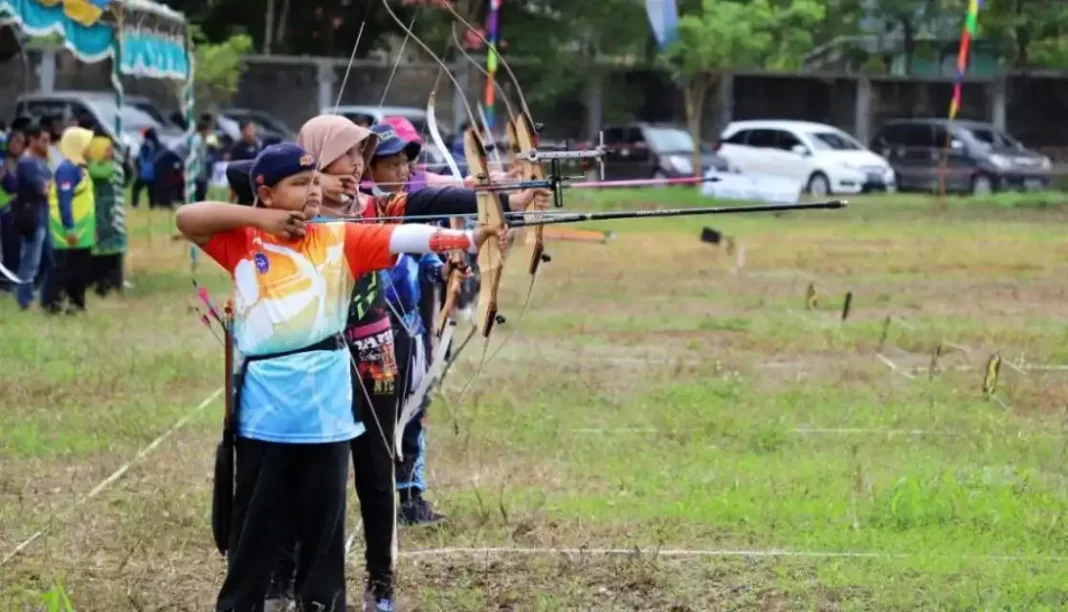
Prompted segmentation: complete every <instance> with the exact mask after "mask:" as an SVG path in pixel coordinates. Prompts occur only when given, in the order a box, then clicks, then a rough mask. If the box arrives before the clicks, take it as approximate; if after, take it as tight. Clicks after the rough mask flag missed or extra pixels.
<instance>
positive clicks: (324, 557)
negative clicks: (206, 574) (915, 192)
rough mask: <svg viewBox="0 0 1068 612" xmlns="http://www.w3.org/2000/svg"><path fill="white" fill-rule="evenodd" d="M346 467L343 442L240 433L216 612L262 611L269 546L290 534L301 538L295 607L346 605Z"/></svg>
mask: <svg viewBox="0 0 1068 612" xmlns="http://www.w3.org/2000/svg"><path fill="white" fill-rule="evenodd" d="M348 468H349V443H348V442H338V443H334V444H277V443H272V442H261V441H258V440H248V439H245V438H238V440H237V466H236V469H235V472H236V486H235V489H234V507H233V526H232V528H231V531H230V545H229V553H228V555H227V571H226V580H225V581H224V582H223V586H222V589H221V590H220V591H219V599H218V602H217V604H216V611H217V612H261V611H262V610H263V601H264V598H265V597H266V593H267V587H268V583H269V580H270V578H271V570H272V563H273V561H274V560H275V557H276V554H275V553H276V552H277V551H278V547H279V545H280V544H281V541H280V540H281V538H285V537H286V535H287V534H289V533H293V534H295V535H296V536H297V538H299V540H300V547H299V551H298V555H299V556H298V558H297V563H296V565H297V568H298V571H297V572H296V576H295V580H294V592H295V593H296V597H297V600H298V602H300V604H301V606H302V607H301V609H302V610H324V611H326V610H334V611H336V612H343V611H344V610H345V609H346V607H345V484H346V483H347V482H348ZM287 527H288V528H291V529H287Z"/></svg>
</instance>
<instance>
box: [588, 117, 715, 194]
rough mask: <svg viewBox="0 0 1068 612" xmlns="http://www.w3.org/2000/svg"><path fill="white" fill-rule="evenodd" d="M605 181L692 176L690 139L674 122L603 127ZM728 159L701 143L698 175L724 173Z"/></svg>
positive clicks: (687, 133) (691, 142)
mask: <svg viewBox="0 0 1068 612" xmlns="http://www.w3.org/2000/svg"><path fill="white" fill-rule="evenodd" d="M604 146H605V160H604V173H605V179H607V180H626V179H647V178H686V177H691V176H693V175H694V169H693V139H692V138H691V137H690V134H689V132H687V131H686V130H685V129H683V128H681V127H677V126H673V125H653V124H649V123H633V124H631V125H628V126H624V127H618V126H613V127H606V128H605V129H604ZM727 168H728V164H727V160H726V159H724V158H722V157H720V156H719V155H716V153H715V151H713V150H712V149H711V148H710V147H708V146H707V145H705V144H702V145H701V174H702V175H703V174H704V173H705V172H707V171H708V170H710V169H713V170H717V171H720V172H726V171H727Z"/></svg>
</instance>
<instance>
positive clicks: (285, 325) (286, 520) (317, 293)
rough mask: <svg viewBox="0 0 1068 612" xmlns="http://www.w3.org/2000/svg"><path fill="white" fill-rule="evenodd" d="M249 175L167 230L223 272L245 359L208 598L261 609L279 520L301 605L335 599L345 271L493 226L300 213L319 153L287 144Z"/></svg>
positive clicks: (265, 155)
mask: <svg viewBox="0 0 1068 612" xmlns="http://www.w3.org/2000/svg"><path fill="white" fill-rule="evenodd" d="M250 176H251V183H250V186H251V187H253V188H254V190H255V198H256V199H255V204H254V205H253V206H240V205H236V204H230V203H224V202H196V203H194V204H189V205H187V206H183V207H181V208H180V209H178V212H177V215H176V223H177V226H178V230H179V231H180V232H181V233H182V234H183V235H184V236H185V237H186V238H187V239H188V240H190V241H191V242H193V243H194V244H196V245H197V246H199V247H200V248H201V249H203V250H204V252H205V253H207V254H208V256H209V257H211V258H212V259H214V260H215V261H216V262H217V263H218V264H219V265H220V266H222V267H223V268H224V269H226V270H227V271H228V272H229V273H230V274H231V276H232V277H233V279H234V294H235V295H234V305H235V308H234V324H233V330H232V332H231V333H232V334H233V339H234V346H235V352H237V353H239V354H240V355H241V356H242V358H243V359H242V363H241V364H240V367H239V368H238V373H237V374H236V375H235V376H234V379H233V389H232V392H233V408H232V410H233V413H232V414H231V415H229V417H230V418H229V419H228V423H229V424H228V426H227V428H226V430H225V431H224V436H225V439H224V441H227V440H229V441H230V442H231V443H232V447H233V449H234V452H235V454H236V461H234V462H233V464H232V465H236V468H235V469H232V470H229V471H224V475H223V476H221V478H222V479H223V480H222V481H221V482H216V486H215V494H216V496H220V495H224V494H225V495H231V496H232V499H231V500H229V501H228V502H227V503H225V504H222V505H220V504H213V505H214V507H215V508H222V507H224V508H225V509H226V510H225V514H227V515H228V516H225V517H222V518H223V519H229V520H219V521H218V522H217V524H216V525H213V531H215V527H217V526H218V525H223V526H224V527H225V529H221V530H220V531H222V532H223V533H225V535H226V537H225V538H222V537H220V535H219V532H218V531H216V533H215V535H216V544H217V545H218V546H219V547H220V550H224V551H225V553H226V555H227V572H226V578H225V579H224V581H223V585H222V588H221V589H220V591H219V596H218V600H217V603H216V607H215V609H216V611H217V612H245V611H247V610H262V609H263V606H264V600H265V598H266V593H267V588H268V584H269V582H270V577H271V569H272V565H273V563H274V562H275V559H276V556H277V553H278V551H279V550H280V547H281V546H282V542H281V540H282V539H283V538H284V537H285V534H287V533H289V532H290V530H293V531H295V532H296V533H297V534H298V537H299V541H300V546H299V551H298V563H297V566H298V568H299V571H298V572H297V576H296V581H295V584H294V591H295V595H296V599H297V603H298V605H299V606H300V609H302V610H338V609H345V605H346V588H345V542H344V519H345V493H346V491H345V489H346V483H347V480H348V462H349V456H350V452H351V450H350V443H351V441H352V440H353V439H355V438H358V437H360V436H361V435H365V431H366V427H365V425H364V424H363V423H361V422H360V421H358V420H357V419H356V418H355V416H354V414H353V411H352V386H351V385H352V379H351V377H352V371H351V368H350V357H349V352H348V349H347V347H346V343H345V339H344V337H343V335H342V333H343V331H344V329H345V324H346V319H347V315H348V301H349V300H348V298H349V295H350V294H351V292H352V290H353V287H354V285H355V281H356V279H357V278H359V277H360V276H362V275H365V274H368V273H373V272H375V271H378V270H385V269H388V268H390V267H392V266H393V264H394V261H395V256H396V255H398V254H400V253H430V252H448V251H453V250H460V251H469V252H473V253H477V251H478V248H479V247H480V246H481V245H482V244H483V243H484V242H485V241H486V240H487V239H490V238H491V237H496V238H497V239H498V240H499V239H500V232H499V230H498V229H497V228H479V229H477V230H475V231H474V232H460V231H450V230H444V229H442V228H439V227H434V226H429V225H418V224H410V225H377V224H375V225H372V224H361V223H346V222H334V223H314V224H312V223H307V221H308V220H309V219H311V218H313V217H315V216H317V215H318V214H319V207H320V204H321V202H322V190H321V187H320V185H319V178H318V172H317V162H316V160H315V158H313V157H312V156H311V155H310V154H308V153H307V152H306V151H305V150H304V149H302V148H300V147H299V146H297V145H295V144H291V143H281V144H278V145H272V146H270V147H267V148H265V149H264V150H263V151H262V152H261V153H260V154H259V155H258V156H257V157H256V159H255V161H254V162H253V164H252V168H251V170H250ZM307 262H312V263H313V264H314V265H304V264H306V263H307ZM294 304H303V305H306V307H294V306H293V305H294ZM220 448H223V446H220ZM217 462H218V459H217ZM216 478H217V479H219V478H220V474H219V472H218V471H217V474H216ZM231 478H232V479H233V480H232V481H231ZM220 485H222V486H220ZM231 485H232V486H231ZM213 514H214V512H213ZM215 522H216V521H215V520H214V517H213V523H215ZM220 540H225V541H222V542H220Z"/></svg>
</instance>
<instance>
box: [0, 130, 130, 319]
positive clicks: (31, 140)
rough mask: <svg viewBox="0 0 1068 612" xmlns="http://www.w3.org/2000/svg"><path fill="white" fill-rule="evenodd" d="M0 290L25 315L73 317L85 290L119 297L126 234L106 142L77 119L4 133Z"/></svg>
mask: <svg viewBox="0 0 1068 612" xmlns="http://www.w3.org/2000/svg"><path fill="white" fill-rule="evenodd" d="M4 128H5V129H4V130H3V133H4V136H3V139H2V140H3V164H2V166H0V254H2V260H0V273H2V274H0V291H4V292H9V293H14V294H15V299H16V301H17V302H18V305H19V307H20V308H21V309H22V310H29V309H30V308H31V306H32V305H33V303H34V302H35V298H36V296H37V293H38V292H39V293H40V304H41V308H42V310H43V311H44V312H47V313H51V314H56V313H61V312H66V313H68V314H76V313H78V312H83V311H84V310H85V308H86V302H85V294H86V291H87V289H90V288H95V290H96V292H97V293H98V294H99V295H101V296H106V295H107V294H109V293H111V292H112V291H121V290H122V289H123V286H124V280H123V255H124V253H125V251H126V235H125V232H124V231H123V230H122V228H121V227H118V226H117V225H116V219H115V215H114V208H115V206H116V197H115V186H114V184H113V182H112V174H113V173H114V165H113V163H112V159H113V157H114V150H113V147H112V142H111V139H110V138H109V137H108V136H107V135H106V134H103V133H94V132H93V131H92V130H91V129H88V128H87V127H84V126H83V125H81V124H79V122H78V120H77V119H74V120H71V121H70V122H68V123H67V124H66V126H64V124H63V123H62V121H52V120H50V121H45V122H41V123H35V122H33V121H31V120H30V119H27V118H20V119H16V120H15V121H14V122H12V125H11V126H10V129H7V127H6V126H4Z"/></svg>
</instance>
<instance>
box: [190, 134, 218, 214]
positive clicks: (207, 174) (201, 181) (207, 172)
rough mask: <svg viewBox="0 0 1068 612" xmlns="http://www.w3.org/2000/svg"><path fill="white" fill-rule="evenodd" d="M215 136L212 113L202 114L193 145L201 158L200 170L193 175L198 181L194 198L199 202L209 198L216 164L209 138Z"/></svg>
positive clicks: (196, 181)
mask: <svg viewBox="0 0 1068 612" xmlns="http://www.w3.org/2000/svg"><path fill="white" fill-rule="evenodd" d="M205 117H206V118H205ZM214 136H215V135H214V134H212V132H211V115H206V116H205V115H201V117H200V120H198V121H197V130H196V132H195V133H194V134H193V147H192V148H193V150H194V151H196V152H197V157H199V158H200V171H199V172H198V173H197V175H196V176H195V177H193V180H194V181H195V183H196V197H195V198H194V199H195V200H196V201H197V202H203V201H204V200H207V199H208V183H209V182H210V180H211V170H212V166H213V165H214V164H215V160H214V159H213V156H212V155H210V151H209V148H208V138H209V137H214Z"/></svg>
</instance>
